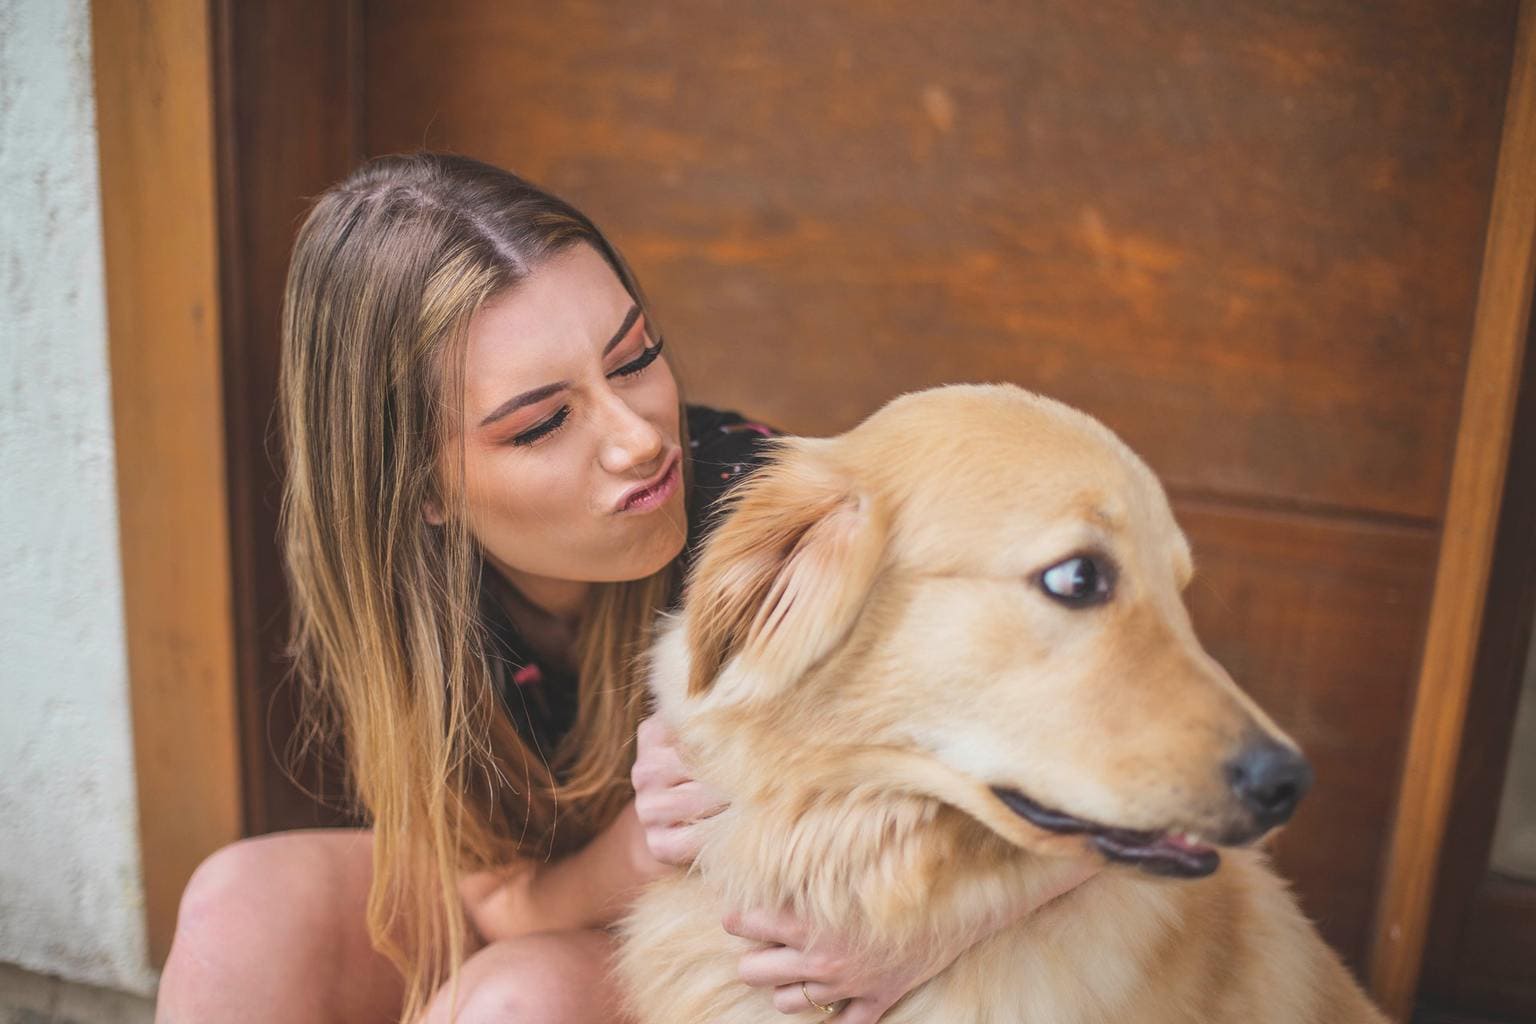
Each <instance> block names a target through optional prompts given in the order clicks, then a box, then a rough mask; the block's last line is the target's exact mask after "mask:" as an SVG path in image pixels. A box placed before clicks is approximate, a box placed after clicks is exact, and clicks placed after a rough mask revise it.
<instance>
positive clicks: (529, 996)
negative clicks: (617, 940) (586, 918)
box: [417, 931, 626, 1024]
mask: <svg viewBox="0 0 1536 1024" xmlns="http://www.w3.org/2000/svg"><path fill="white" fill-rule="evenodd" d="M613 949H614V940H613V937H612V936H611V935H609V934H607V933H606V932H599V931H579V932H539V933H536V934H533V935H526V936H523V937H521V938H518V939H511V940H508V941H505V942H496V943H492V944H491V945H489V946H486V947H485V948H484V949H482V950H480V952H478V953H476V954H475V955H474V956H472V957H470V958H469V959H468V960H466V961H464V966H463V967H462V968H461V969H460V971H459V988H458V993H457V1000H456V1002H457V1007H458V1014H457V1016H454V1017H453V1018H452V1021H453V1024H595V1022H603V1024H621V1022H623V1021H624V1020H625V1019H626V1018H625V1017H624V1016H623V1014H621V1013H620V1011H619V999H618V997H617V992H616V990H615V988H614V984H613V982H612V980H611V979H610V977H609V970H608V969H609V966H610V963H611V961H612V958H613ZM449 1007H450V992H449V989H448V988H447V987H445V988H443V989H442V990H440V991H439V992H438V993H437V995H436V996H434V997H433V999H432V1002H431V1003H430V1004H429V1005H428V1007H427V1011H426V1013H425V1015H423V1016H422V1017H421V1019H420V1020H419V1021H418V1022H417V1024H449V1020H450V1016H449Z"/></svg>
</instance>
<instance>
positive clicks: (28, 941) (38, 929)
mask: <svg viewBox="0 0 1536 1024" xmlns="http://www.w3.org/2000/svg"><path fill="white" fill-rule="evenodd" d="M89 15H90V11H89V7H88V3H87V0H0V961H7V962H11V963H16V964H20V965H22V966H24V967H27V968H30V969H32V970H38V971H44V972H47V973H50V974H58V975H62V976H64V977H67V978H71V979H75V980H80V981H88V982H92V983H95V984H99V985H107V986H111V987H115V988H120V989H126V990H129V991H137V992H148V991H150V990H151V989H152V988H153V985H154V975H153V973H152V972H151V971H150V970H149V969H148V968H147V966H146V955H145V938H144V925H143V920H142V914H143V911H142V902H143V897H142V888H143V886H142V875H141V872H140V867H139V852H138V823H137V805H136V802H135V795H134V777H133V751H132V744H131V739H130V731H129V728H130V727H129V717H128V684H127V679H128V676H127V668H126V664H125V654H124V648H123V620H122V583H121V570H120V565H119V556H118V544H117V519H116V493H115V484H114V480H113V461H112V459H113V455H112V452H113V449H112V422H111V406H110V395H109V386H108V377H107V348H106V310H105V299H104V285H103V281H102V257H101V208H100V194H99V190H98V187H97V165H96V135H95V102H94V98H93V95H92V80H91V54H90V16H89Z"/></svg>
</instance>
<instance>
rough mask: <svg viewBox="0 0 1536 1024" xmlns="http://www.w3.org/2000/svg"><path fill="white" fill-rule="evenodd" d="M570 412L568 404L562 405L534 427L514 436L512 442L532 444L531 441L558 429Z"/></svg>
mask: <svg viewBox="0 0 1536 1024" xmlns="http://www.w3.org/2000/svg"><path fill="white" fill-rule="evenodd" d="M570 414H571V409H570V406H567V405H562V406H561V407H560V411H559V412H557V413H555V414H554V415H553V416H551V417H550V418H549V419H547V420H545V421H544V422H543V423H540V424H539V425H538V426H536V427H529V428H528V429H527V430H525V431H523V432H522V433H521V434H518V435H516V436H514V437H513V438H512V443H513V444H515V445H528V444H533V442H535V441H537V440H539V439H540V438H541V437H548V436H549V435H550V434H553V433H554V432H555V431H557V430H559V429H560V427H561V425H562V424H564V423H565V418H566V417H567V416H569V415H570Z"/></svg>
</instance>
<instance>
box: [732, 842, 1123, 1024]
mask: <svg viewBox="0 0 1536 1024" xmlns="http://www.w3.org/2000/svg"><path fill="white" fill-rule="evenodd" d="M1099 868H1100V866H1099V865H1098V864H1097V863H1093V862H1088V861H1085V862H1083V863H1082V864H1081V865H1080V867H1079V869H1078V870H1076V871H1075V872H1072V873H1069V874H1068V875H1066V876H1065V877H1063V878H1062V879H1061V882H1060V884H1059V885H1057V886H1055V887H1053V888H1051V889H1050V890H1048V891H1047V892H1045V893H1043V894H1041V895H1039V896H1038V897H1036V898H1034V899H1032V900H1030V901H1028V902H1027V903H1026V904H1024V905H1020V906H1017V907H1011V908H1006V909H1005V910H1004V911H1003V912H1002V913H999V914H997V915H996V916H995V917H993V918H991V919H990V920H987V921H984V922H979V923H978V924H977V925H976V927H975V928H973V929H972V930H971V931H970V932H968V933H967V934H964V935H958V936H956V937H955V941H954V944H953V948H949V949H921V950H914V951H913V952H911V953H909V954H907V955H905V956H903V957H900V958H897V959H894V960H893V959H890V958H888V957H881V958H879V959H878V961H875V962H866V959H861V958H860V957H859V956H858V955H857V953H856V951H855V950H854V949H853V947H852V946H851V944H850V943H849V942H848V941H847V940H846V938H845V937H843V936H839V935H835V934H824V935H821V936H819V937H818V938H817V940H816V941H815V942H812V941H811V940H810V932H809V929H808V927H807V926H806V923H805V922H804V921H802V920H801V919H800V918H798V917H796V916H795V915H794V914H791V913H788V912H785V911H778V912H774V911H748V912H746V913H739V914H731V915H730V916H728V917H726V919H725V921H724V922H723V924H724V926H725V930H726V931H728V932H730V933H731V934H732V935H736V936H740V937H741V938H744V939H750V940H752V941H754V942H759V943H762V945H761V946H759V947H758V948H757V949H755V950H753V951H751V952H749V953H746V954H744V955H743V956H742V958H741V960H740V962H739V963H738V965H737V970H738V973H739V974H740V975H741V980H742V981H745V982H746V983H747V984H748V985H751V986H753V987H754V988H771V989H773V1006H774V1009H776V1010H778V1011H779V1012H780V1013H787V1014H793V1013H804V1012H805V1011H807V1010H814V1009H820V1008H824V1007H831V1008H832V1009H833V1011H834V1012H835V1015H836V1019H837V1021H838V1024H875V1022H876V1021H878V1020H879V1019H880V1018H881V1016H882V1015H883V1014H884V1013H885V1011H887V1010H889V1009H890V1008H891V1007H892V1006H894V1005H896V1003H897V1001H899V1000H900V999H901V998H902V996H905V995H906V994H907V993H908V992H910V991H912V990H913V989H914V988H917V987H918V986H919V985H921V984H922V983H923V982H925V981H927V980H928V979H929V978H932V977H933V976H934V975H936V974H938V973H939V972H940V971H942V970H943V969H944V968H946V967H948V966H949V965H950V964H952V963H954V961H955V958H956V957H958V956H959V955H960V954H961V953H963V952H965V951H966V950H967V949H969V948H970V947H971V946H973V945H975V944H976V943H977V942H980V941H981V940H982V939H984V938H986V937H987V936H989V935H992V934H993V933H994V932H996V931H998V930H999V929H1001V928H1003V927H1004V926H1006V925H1010V924H1013V923H1015V922H1017V921H1019V920H1022V919H1023V918H1024V917H1026V916H1027V915H1029V914H1031V913H1033V912H1034V911H1035V910H1037V909H1039V908H1040V907H1042V906H1044V905H1045V904H1046V903H1049V902H1050V901H1051V900H1053V899H1055V898H1056V897H1058V896H1060V895H1062V894H1063V893H1066V892H1068V891H1070V890H1072V889H1075V888H1077V887H1078V886H1079V885H1081V884H1082V883H1083V882H1086V881H1087V880H1088V879H1089V878H1091V877H1093V876H1094V875H1095V874H1097V873H1098V872H1099Z"/></svg>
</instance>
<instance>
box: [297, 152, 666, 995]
mask: <svg viewBox="0 0 1536 1024" xmlns="http://www.w3.org/2000/svg"><path fill="white" fill-rule="evenodd" d="M579 243H586V244H588V245H591V246H592V247H593V248H594V249H596V250H597V252H598V253H600V254H601V255H602V256H603V257H604V258H605V259H606V260H607V262H608V263H609V264H610V265H611V266H612V267H613V270H614V272H615V273H616V274H617V275H618V276H619V279H620V280H621V281H622V282H623V284H624V286H625V287H626V288H627V289H628V290H629V293H630V295H631V296H633V297H634V299H635V301H636V302H638V303H640V304H641V305H642V307H643V306H644V300H643V297H642V295H641V292H640V290H639V288H638V287H637V286H636V284H635V282H634V279H633V276H632V275H631V274H630V273H629V271H628V269H627V268H626V266H625V264H624V262H623V260H622V259H621V258H620V256H619V254H618V252H617V251H616V250H615V249H614V247H613V246H612V245H611V244H610V243H609V242H608V241H607V239H605V238H604V237H603V235H602V233H601V232H599V231H598V229H597V228H596V227H595V226H594V225H593V224H592V222H591V221H589V220H588V219H587V218H586V217H585V216H583V215H582V214H581V213H580V212H578V211H577V210H575V209H574V208H572V207H571V206H569V205H568V204H566V203H564V202H562V201H561V200H559V199H557V198H555V197H553V196H551V195H549V194H547V193H545V192H543V191H540V190H539V189H537V188H535V187H534V186H532V185H530V184H528V183H527V182H525V181H523V180H521V179H519V178H517V177H516V176H514V175H512V174H509V173H507V172H505V171H502V170H499V169H497V168H494V167H490V166H488V165H486V164H482V163H479V162H477V161H473V160H469V159H466V158H462V157H455V156H447V155H441V154H430V153H422V154H416V155H411V156H401V157H386V158H382V159H379V160H375V161H372V162H370V163H368V164H366V165H364V166H363V167H362V168H360V169H359V170H358V171H356V172H355V173H353V174H352V176H351V177H349V178H348V179H346V180H345V181H343V182H342V183H340V184H339V185H337V186H335V187H334V188H332V189H330V190H329V191H327V192H326V193H325V194H324V195H322V196H321V197H320V199H319V200H318V202H316V204H315V205H314V208H313V209H312V210H311V212H310V214H309V216H308V218H307V219H306V220H305V222H304V226H303V228H302V229H301V230H300V232H299V236H298V239H297V241H296V243H295V246H294V252H293V259H292V263H291V265H290V267H289V272H288V284H287V289H286V292H285V295H284V304H283V351H282V369H281V378H280V387H279V390H280V397H279V402H280V406H281V409H280V412H281V423H282V436H283V441H284V450H285V454H286V458H287V466H286V470H287V477H286V486H285V490H284V496H283V511H282V535H283V540H284V556H285V559H286V565H287V572H288V579H289V584H290V588H291V595H292V601H293V653H294V655H295V658H296V669H297V671H298V673H299V674H300V677H301V678H302V679H303V680H304V682H305V684H306V687H305V692H306V695H307V697H308V698H309V699H308V700H307V701H306V709H307V715H306V719H307V721H309V722H310V723H311V724H313V725H315V726H316V727H317V728H318V729H319V730H320V731H321V732H322V733H329V734H332V735H338V736H339V737H340V738H341V740H342V742H343V745H344V748H345V750H346V756H347V763H348V768H349V775H350V781H351V783H352V785H353V787H354V790H355V796H356V798H357V799H358V800H359V801H360V802H361V804H362V807H363V809H364V810H365V812H366V814H367V816H368V818H369V820H370V822H371V824H372V826H373V830H374V881H373V889H372V892H371V894H370V898H369V903H368V929H369V933H370V935H371V936H372V938H373V940H374V943H375V945H376V946H378V947H379V948H380V949H381V950H382V951H383V952H385V953H386V954H387V955H388V956H389V957H390V958H391V959H392V960H393V961H394V962H395V964H396V965H397V966H398V967H399V968H400V969H401V971H402V972H403V973H404V975H405V978H406V982H407V996H406V1008H405V1012H406V1019H412V1018H413V1017H414V1015H415V1014H417V1013H418V1012H419V1011H420V1010H421V1009H422V1007H423V1006H424V1005H425V1002H426V1000H427V999H428V998H429V997H430V995H431V993H432V992H433V990H434V989H435V988H437V987H438V986H439V985H441V984H442V983H443V982H444V981H445V980H447V979H448V978H450V977H451V976H452V975H453V971H454V970H455V967H456V965H457V964H458V963H459V961H460V960H461V959H462V957H463V955H464V941H465V934H466V928H465V918H464V911H463V906H462V903H461V901H460V898H459V893H458V889H457V880H458V878H459V876H460V874H461V873H463V872H465V871H472V870H478V869H483V868H487V867H501V866H505V865H507V864H508V863H511V862H512V861H513V859H514V858H516V857H518V856H519V855H523V856H530V855H531V856H540V857H543V856H558V855H560V854H563V853H566V852H569V851H570V850H572V849H575V848H577V847H579V846H580V845H582V844H583V843H584V842H585V841H586V840H587V839H589V838H590V837H591V836H592V835H593V834H594V833H595V832H596V831H598V830H599V829H601V828H602V827H603V826H604V825H606V824H607V823H608V822H610V821H611V820H612V819H613V817H614V816H615V815H616V814H617V812H618V811H619V810H620V809H621V808H622V807H623V805H624V804H625V802H626V801H627V800H628V799H629V798H630V796H631V795H632V794H631V790H630V789H629V784H628V773H629V767H630V764H631V761H632V759H633V756H634V754H633V749H632V747H633V737H634V733H635V725H636V722H637V719H638V717H639V715H640V710H641V709H640V703H641V702H640V696H639V695H640V693H641V692H642V690H641V687H640V685H639V681H638V680H637V679H636V678H635V677H634V673H635V671H636V669H635V668H634V665H635V659H634V657H633V656H634V654H635V653H636V652H637V650H638V649H639V648H640V647H641V646H642V645H643V643H644V640H645V639H646V635H647V630H648V628H649V626H650V622H651V619H652V617H653V615H654V614H655V612H656V610H657V609H658V608H660V607H662V606H663V605H664V604H665V602H666V600H667V598H668V596H669V594H670V592H671V591H672V589H673V586H674V580H673V573H674V570H673V568H672V567H670V566H669V567H668V568H667V569H664V570H663V571H661V572H660V573H657V574H656V575H654V576H651V577H648V578H646V579H641V580H636V581H633V582H627V583H614V584H594V593H593V595H592V598H591V601H590V604H589V606H588V608H587V611H586V614H585V616H584V618H583V623H582V629H581V633H580V638H579V641H578V651H577V659H578V661H577V663H578V668H579V674H580V683H579V692H578V711H577V716H576V722H575V725H574V727H573V728H572V729H571V732H570V734H569V735H568V736H567V737H566V738H565V740H564V741H562V743H561V745H560V747H559V748H558V750H556V751H555V752H554V755H553V758H552V759H551V761H550V763H546V762H545V760H544V759H543V758H542V757H541V756H540V754H539V752H538V751H536V750H533V749H530V747H529V745H528V744H527V743H525V742H524V740H523V739H522V737H521V736H520V735H519V734H518V732H517V730H516V728H515V727H514V726H513V725H512V723H511V721H510V719H509V718H508V716H507V715H506V714H505V713H504V712H503V710H502V709H501V708H500V707H499V706H498V699H497V696H496V693H497V683H498V671H499V670H500V666H499V662H498V660H497V659H496V658H494V657H493V656H492V654H493V652H492V651H491V650H490V644H491V640H490V638H489V636H488V631H487V628H486V623H485V621H484V616H483V615H482V613H481V605H480V602H481V601H482V600H483V599H484V597H483V593H482V591H483V581H482V579H481V571H482V559H481V556H480V552H479V551H478V549H477V547H476V544H475V542H474V538H473V537H471V536H470V535H469V534H468V532H467V530H466V528H465V526H464V516H463V515H459V514H453V511H452V510H456V509H459V508H461V507H462V505H461V503H462V500H463V496H462V450H463V449H462V442H461V445H460V447H459V448H458V450H457V451H453V450H446V449H445V446H446V445H447V443H448V442H447V439H450V438H454V437H459V438H462V394H463V372H464V369H463V366H464V349H465V345H464V335H465V331H466V328H467V325H468V323H469V320H470V318H471V316H472V315H473V314H474V313H475V311H476V310H478V309H479V308H480V307H481V306H482V305H484V303H485V302H486V301H487V300H488V299H490V298H492V297H493V296H495V295H497V294H499V293H500V292H502V291H504V290H505V289H506V288H508V287H511V286H513V285H515V284H516V283H517V282H518V281H520V280H522V279H524V278H526V277H527V276H528V275H529V274H530V273H531V272H532V271H533V270H534V269H535V268H536V267H538V266H539V265H540V264H541V263H542V262H543V261H545V260H547V259H548V258H549V257H551V256H552V255H554V254H556V253H558V252H561V251H563V250H565V249H567V248H569V247H570V246H572V245H576V244H579ZM684 444H685V447H684V450H685V451H686V450H687V449H686V441H685V442H684ZM429 503H430V504H435V505H436V507H438V508H441V509H443V510H444V511H445V512H447V513H448V514H446V515H445V516H444V517H443V524H442V525H441V526H432V525H429V524H428V523H427V521H426V519H425V518H424V511H425V509H427V507H428V506H429ZM557 819H558V828H557V827H556V823H557Z"/></svg>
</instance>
